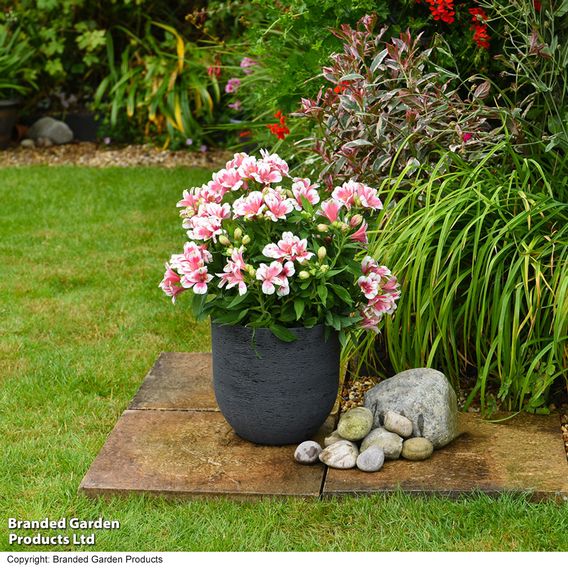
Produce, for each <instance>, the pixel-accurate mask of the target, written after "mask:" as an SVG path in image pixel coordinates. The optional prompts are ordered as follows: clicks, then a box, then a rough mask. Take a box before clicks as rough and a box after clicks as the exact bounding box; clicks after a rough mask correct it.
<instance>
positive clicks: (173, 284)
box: [159, 263, 185, 303]
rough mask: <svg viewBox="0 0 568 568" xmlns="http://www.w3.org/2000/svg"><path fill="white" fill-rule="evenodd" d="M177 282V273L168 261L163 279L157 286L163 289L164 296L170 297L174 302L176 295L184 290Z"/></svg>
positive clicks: (178, 279) (178, 278)
mask: <svg viewBox="0 0 568 568" xmlns="http://www.w3.org/2000/svg"><path fill="white" fill-rule="evenodd" d="M179 282H180V277H179V275H178V274H177V273H176V272H174V271H173V270H172V269H171V267H170V265H169V264H168V263H166V272H165V274H164V278H163V280H162V281H161V282H160V284H159V287H160V288H161V289H162V290H163V291H164V293H165V294H166V296H170V297H171V299H172V302H174V303H175V301H176V297H177V296H178V295H179V294H181V292H183V291H184V290H185V288H183V287H182V286H178V285H177V284H178V283H179Z"/></svg>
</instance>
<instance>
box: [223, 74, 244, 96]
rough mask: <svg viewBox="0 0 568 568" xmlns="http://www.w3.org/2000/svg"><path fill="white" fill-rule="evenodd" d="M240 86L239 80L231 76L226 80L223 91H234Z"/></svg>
mask: <svg viewBox="0 0 568 568" xmlns="http://www.w3.org/2000/svg"><path fill="white" fill-rule="evenodd" d="M240 86H241V80H240V79H237V78H236V77H232V78H231V79H229V80H228V81H227V84H226V85H225V93H236V92H237V91H238V90H239V87H240Z"/></svg>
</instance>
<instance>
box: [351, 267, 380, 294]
mask: <svg viewBox="0 0 568 568" xmlns="http://www.w3.org/2000/svg"><path fill="white" fill-rule="evenodd" d="M357 284H358V285H359V288H361V291H362V292H363V295H364V296H365V298H367V299H368V300H372V299H373V298H375V297H376V296H377V295H378V293H379V285H380V284H381V279H380V277H379V276H377V275H376V274H374V273H371V274H369V276H360V277H359V279H358V280H357Z"/></svg>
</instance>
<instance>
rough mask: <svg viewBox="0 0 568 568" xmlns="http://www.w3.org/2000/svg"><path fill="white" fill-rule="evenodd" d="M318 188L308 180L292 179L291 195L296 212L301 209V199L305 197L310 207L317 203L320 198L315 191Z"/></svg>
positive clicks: (316, 184)
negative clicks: (293, 198)
mask: <svg viewBox="0 0 568 568" xmlns="http://www.w3.org/2000/svg"><path fill="white" fill-rule="evenodd" d="M318 187H319V184H318V183H312V182H311V181H310V180H309V179H308V178H294V183H293V184H292V193H293V194H294V197H295V198H296V201H297V205H296V206H295V207H296V209H297V210H298V211H300V210H301V209H302V207H303V203H302V197H305V198H306V199H307V200H308V201H309V202H310V203H311V204H312V205H316V204H318V203H319V200H320V196H319V193H318V192H317V191H316V190H317V188H318Z"/></svg>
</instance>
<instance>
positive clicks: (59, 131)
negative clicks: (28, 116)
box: [27, 116, 73, 144]
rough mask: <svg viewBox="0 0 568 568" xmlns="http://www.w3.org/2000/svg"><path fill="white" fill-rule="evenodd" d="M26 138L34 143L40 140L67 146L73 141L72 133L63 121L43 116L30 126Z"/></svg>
mask: <svg viewBox="0 0 568 568" xmlns="http://www.w3.org/2000/svg"><path fill="white" fill-rule="evenodd" d="M27 137H28V138H31V139H32V140H34V141H36V142H37V141H38V140H39V139H40V138H42V139H49V140H51V141H52V142H53V143H54V144H67V143H68V142H71V141H72V140H73V131H72V130H71V129H70V128H69V126H67V125H66V124H65V123H64V122H63V121H61V120H55V118H51V117H49V116H44V117H43V118H40V119H39V120H36V121H35V122H34V123H33V124H32V126H31V127H30V129H29V130H28V132H27Z"/></svg>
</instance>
